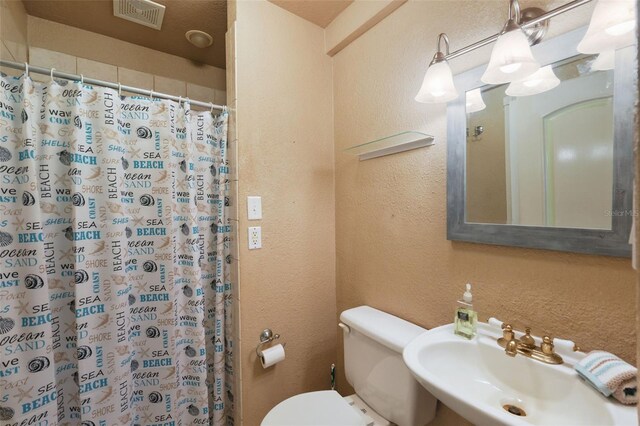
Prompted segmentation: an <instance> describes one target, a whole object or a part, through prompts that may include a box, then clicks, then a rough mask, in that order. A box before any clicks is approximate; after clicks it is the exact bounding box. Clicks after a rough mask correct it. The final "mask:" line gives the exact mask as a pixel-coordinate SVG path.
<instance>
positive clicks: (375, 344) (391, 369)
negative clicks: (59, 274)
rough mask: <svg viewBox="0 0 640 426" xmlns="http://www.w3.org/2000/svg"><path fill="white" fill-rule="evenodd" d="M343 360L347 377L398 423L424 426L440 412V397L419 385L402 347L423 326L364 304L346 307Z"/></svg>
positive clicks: (371, 403)
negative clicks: (407, 364) (405, 359)
mask: <svg viewBox="0 0 640 426" xmlns="http://www.w3.org/2000/svg"><path fill="white" fill-rule="evenodd" d="M340 321H342V323H344V324H346V325H347V326H348V327H349V329H348V330H344V329H343V337H344V363H345V373H346V376H347V381H348V382H349V384H351V386H353V388H354V389H355V391H356V394H357V395H358V396H359V397H360V398H362V399H363V400H364V401H365V402H366V403H367V404H368V405H369V406H370V407H371V408H373V409H374V410H375V411H376V412H377V413H378V414H380V415H381V416H382V417H384V418H385V419H387V420H389V421H391V422H393V423H395V424H397V425H398V426H422V425H425V424H427V423H429V422H430V421H431V420H432V419H433V417H434V416H435V412H436V399H435V397H434V396H433V395H431V394H430V393H429V392H427V390H426V389H425V388H423V387H422V385H420V384H419V383H418V382H417V381H416V379H415V378H414V377H413V376H412V375H411V372H410V371H409V369H408V368H407V366H406V365H405V363H404V361H403V359H402V350H403V349H404V347H405V346H406V345H407V344H408V343H409V342H410V341H411V340H413V339H414V338H415V337H416V336H418V335H419V334H421V333H424V332H425V331H427V330H425V329H424V328H422V327H418V326H417V325H415V324H412V323H410V322H407V321H405V320H403V319H400V318H398V317H395V316H393V315H390V314H387V313H386V312H382V311H379V310H377V309H374V308H372V307H370V306H359V307H357V308H353V309H349V310H346V311H344V312H343V313H342V314H341V315H340Z"/></svg>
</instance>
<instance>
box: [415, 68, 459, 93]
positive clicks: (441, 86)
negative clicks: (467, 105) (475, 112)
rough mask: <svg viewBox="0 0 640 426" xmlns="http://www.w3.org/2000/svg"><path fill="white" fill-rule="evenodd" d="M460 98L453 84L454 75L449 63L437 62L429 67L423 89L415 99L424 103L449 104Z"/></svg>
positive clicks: (421, 88)
mask: <svg viewBox="0 0 640 426" xmlns="http://www.w3.org/2000/svg"><path fill="white" fill-rule="evenodd" d="M457 97H458V91H457V90H456V87H455V86H454V84H453V74H452V73H451V68H449V64H448V63H447V61H441V62H436V63H434V64H432V65H430V66H429V68H428V69H427V73H426V74H425V75H424V80H423V82H422V87H420V91H419V92H418V94H417V95H416V97H415V99H416V101H418V102H422V103H426V104H429V103H439V102H449V101H451V100H453V99H455V98H457Z"/></svg>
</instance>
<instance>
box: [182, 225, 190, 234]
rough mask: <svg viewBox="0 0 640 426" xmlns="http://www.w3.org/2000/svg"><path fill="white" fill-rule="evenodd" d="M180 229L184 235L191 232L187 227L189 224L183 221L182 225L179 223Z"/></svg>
mask: <svg viewBox="0 0 640 426" xmlns="http://www.w3.org/2000/svg"><path fill="white" fill-rule="evenodd" d="M180 231H181V232H182V234H183V235H185V236H188V235H189V234H190V233H191V229H190V228H189V225H187V224H186V223H183V224H182V225H180Z"/></svg>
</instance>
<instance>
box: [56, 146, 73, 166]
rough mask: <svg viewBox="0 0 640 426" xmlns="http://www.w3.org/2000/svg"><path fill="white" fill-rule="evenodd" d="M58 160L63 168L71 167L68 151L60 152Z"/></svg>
mask: <svg viewBox="0 0 640 426" xmlns="http://www.w3.org/2000/svg"><path fill="white" fill-rule="evenodd" d="M58 158H59V159H60V162H61V163H62V164H64V165H65V166H69V165H71V153H70V152H69V151H67V150H64V151H60V152H59V153H58Z"/></svg>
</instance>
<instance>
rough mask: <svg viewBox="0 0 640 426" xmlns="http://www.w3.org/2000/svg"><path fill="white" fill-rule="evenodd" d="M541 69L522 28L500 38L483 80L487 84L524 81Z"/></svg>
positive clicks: (492, 52) (494, 47)
mask: <svg viewBox="0 0 640 426" xmlns="http://www.w3.org/2000/svg"><path fill="white" fill-rule="evenodd" d="M538 69H540V64H538V61H536V59H535V58H534V57H533V53H531V47H529V41H528V40H527V36H526V35H525V34H524V32H522V30H521V29H520V28H517V29H514V30H511V31H509V32H506V33H504V34H502V35H501V36H500V37H498V40H497V41H496V45H495V46H493V51H491V59H490V60H489V65H488V66H487V70H486V71H485V72H484V74H483V75H482V78H481V80H482V81H483V82H484V83H487V84H502V83H509V82H511V81H516V80H522V79H523V78H525V77H528V76H530V75H531V74H533V73H534V72H536V71H538Z"/></svg>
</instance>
